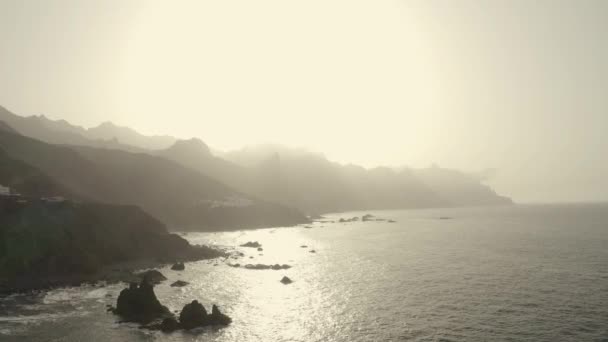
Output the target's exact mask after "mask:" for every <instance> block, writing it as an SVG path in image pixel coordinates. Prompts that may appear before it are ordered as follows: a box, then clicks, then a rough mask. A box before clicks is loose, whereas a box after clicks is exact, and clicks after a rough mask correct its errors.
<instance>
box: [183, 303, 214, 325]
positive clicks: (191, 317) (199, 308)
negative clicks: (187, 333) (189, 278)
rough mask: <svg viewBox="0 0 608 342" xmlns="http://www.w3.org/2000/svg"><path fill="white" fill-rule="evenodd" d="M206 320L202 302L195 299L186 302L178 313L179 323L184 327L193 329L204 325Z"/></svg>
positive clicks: (205, 311)
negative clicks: (188, 302)
mask: <svg viewBox="0 0 608 342" xmlns="http://www.w3.org/2000/svg"><path fill="white" fill-rule="evenodd" d="M206 321H207V310H205V307H204V306H203V304H201V303H199V302H198V301H196V300H193V301H192V303H190V304H186V305H185V306H184V308H183V309H182V311H181V312H180V313H179V323H180V325H181V327H182V328H184V329H193V328H196V327H200V326H203V325H205V323H206Z"/></svg>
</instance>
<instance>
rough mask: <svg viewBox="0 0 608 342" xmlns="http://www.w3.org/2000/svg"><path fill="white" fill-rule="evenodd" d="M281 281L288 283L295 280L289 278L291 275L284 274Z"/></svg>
mask: <svg viewBox="0 0 608 342" xmlns="http://www.w3.org/2000/svg"><path fill="white" fill-rule="evenodd" d="M281 283H283V284H285V285H287V284H291V283H293V281H292V280H291V279H289V277H287V276H284V277H283V279H281Z"/></svg>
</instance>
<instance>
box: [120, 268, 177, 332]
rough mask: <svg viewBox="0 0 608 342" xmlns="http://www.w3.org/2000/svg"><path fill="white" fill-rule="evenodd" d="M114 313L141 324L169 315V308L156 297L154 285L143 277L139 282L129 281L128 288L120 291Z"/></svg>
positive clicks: (128, 320)
mask: <svg viewBox="0 0 608 342" xmlns="http://www.w3.org/2000/svg"><path fill="white" fill-rule="evenodd" d="M114 313H115V314H117V315H119V316H121V317H122V318H123V319H124V321H126V322H136V323H142V324H145V323H149V322H151V321H153V320H155V319H159V318H166V317H170V316H171V312H170V311H169V309H167V307H166V306H164V305H162V304H161V303H160V302H159V301H158V299H157V298H156V294H155V293H154V285H153V284H151V283H149V282H148V281H147V280H146V279H145V278H144V279H143V280H142V281H141V283H139V284H137V283H131V284H130V285H129V287H128V288H126V289H124V290H122V291H120V295H119V296H118V300H117V301H116V309H114Z"/></svg>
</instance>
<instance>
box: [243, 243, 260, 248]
mask: <svg viewBox="0 0 608 342" xmlns="http://www.w3.org/2000/svg"><path fill="white" fill-rule="evenodd" d="M240 246H241V247H251V248H260V247H262V245H261V244H260V243H259V242H257V241H248V242H247V243H244V244H242V245H240Z"/></svg>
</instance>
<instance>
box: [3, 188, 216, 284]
mask: <svg viewBox="0 0 608 342" xmlns="http://www.w3.org/2000/svg"><path fill="white" fill-rule="evenodd" d="M220 255H222V253H221V252H219V251H216V250H213V249H210V248H207V247H201V246H192V245H190V244H189V243H188V242H187V241H186V240H184V239H183V238H181V237H179V236H178V235H175V234H169V233H168V232H167V230H166V229H165V226H164V225H163V224H162V223H161V222H159V221H158V220H156V219H154V218H153V217H151V216H150V215H148V214H146V213H145V212H143V211H142V210H141V209H139V208H137V207H135V206H115V205H106V204H98V203H97V204H96V203H75V202H71V201H64V202H59V203H53V202H45V201H43V200H39V199H37V198H33V197H21V199H19V200H15V199H12V198H10V197H6V196H0V292H9V291H13V290H20V291H22V290H27V289H36V288H44V287H47V286H60V285H67V284H78V283H79V282H81V281H89V280H90V281H94V280H96V279H104V280H105V279H108V277H109V274H105V273H103V271H104V269H105V267H106V266H110V265H115V264H118V263H125V262H136V261H141V262H151V263H156V264H158V263H159V261H160V262H174V261H178V260H197V259H205V258H212V257H217V256H220ZM127 274H128V272H127ZM119 279H120V278H119Z"/></svg>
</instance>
